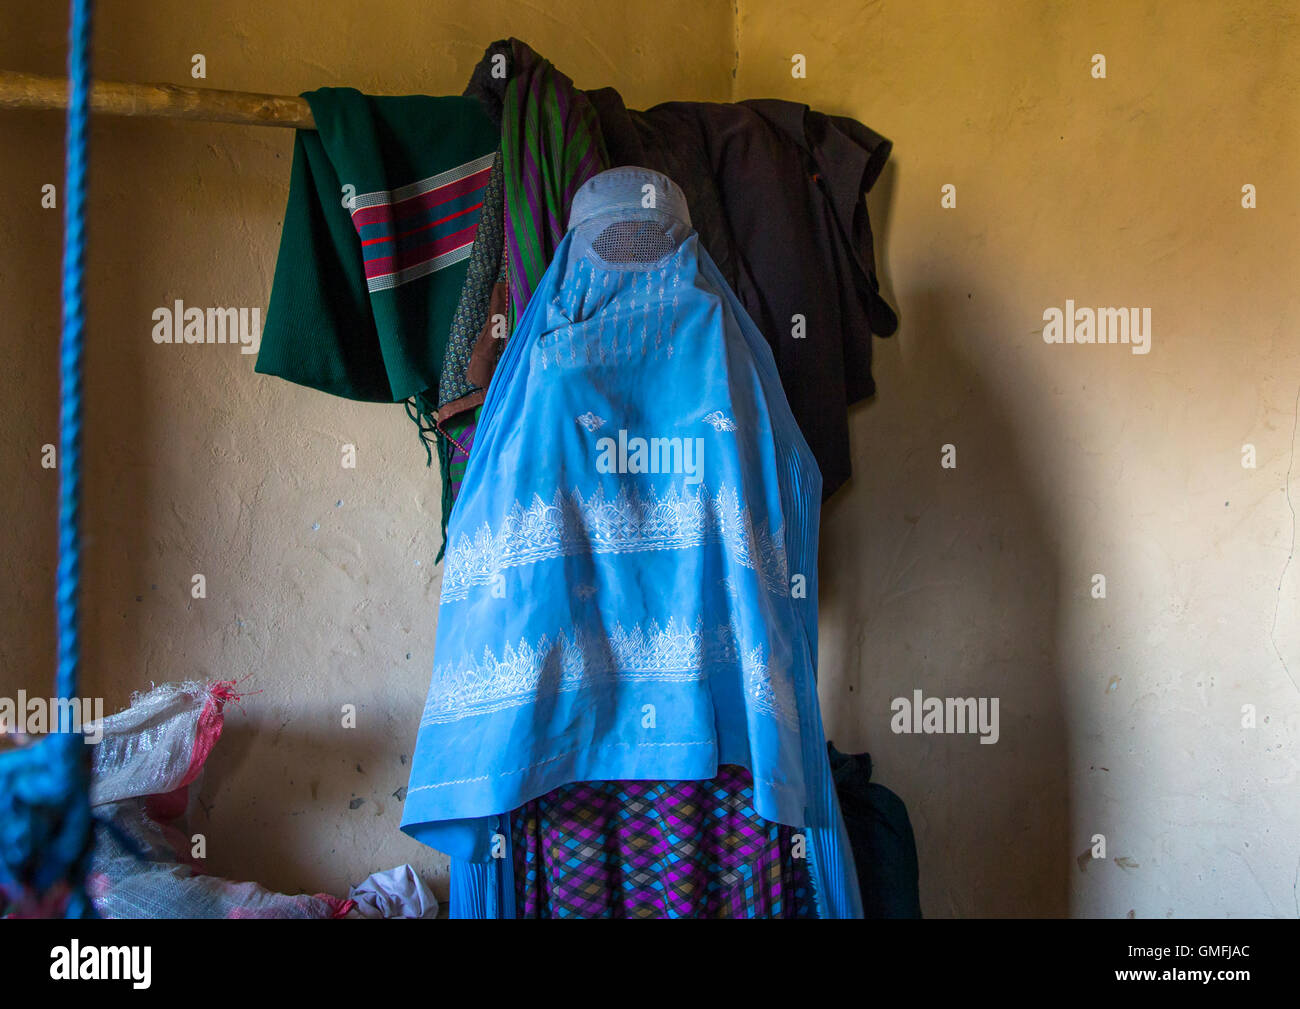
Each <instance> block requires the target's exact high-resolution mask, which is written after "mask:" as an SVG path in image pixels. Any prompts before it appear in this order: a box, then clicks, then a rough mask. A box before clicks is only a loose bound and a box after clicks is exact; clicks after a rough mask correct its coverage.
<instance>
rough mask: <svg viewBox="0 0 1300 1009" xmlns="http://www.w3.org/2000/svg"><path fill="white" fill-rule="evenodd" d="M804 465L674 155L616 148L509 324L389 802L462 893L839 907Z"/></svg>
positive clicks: (839, 833) (548, 912) (852, 901)
mask: <svg viewBox="0 0 1300 1009" xmlns="http://www.w3.org/2000/svg"><path fill="white" fill-rule="evenodd" d="M820 491H821V475H820V473H819V472H818V469H817V465H816V463H815V461H814V460H813V457H812V454H811V452H810V451H809V449H808V446H807V444H806V443H805V441H804V439H803V436H802V435H801V434H800V432H799V429H798V428H797V426H796V425H795V421H794V418H793V416H792V415H791V413H790V409H789V406H788V404H787V402H786V398H785V394H784V393H783V392H782V389H781V383H780V379H779V377H778V375H777V371H776V367H775V364H774V361H773V358H772V353H771V350H770V348H769V347H768V345H767V343H766V341H765V340H764V339H763V337H762V335H761V334H760V333H759V332H758V330H757V328H756V327H755V326H754V324H753V322H752V321H751V320H750V318H749V316H748V315H747V314H746V313H745V311H744V309H743V308H742V307H741V305H740V302H739V301H738V300H737V299H736V296H735V295H734V294H733V292H732V291H731V290H730V288H728V286H727V284H726V282H725V281H724V280H723V278H722V275H721V274H720V273H719V271H718V268H717V267H716V266H715V264H714V263H713V261H712V259H710V258H709V255H708V253H707V252H706V251H705V250H704V248H703V247H702V246H701V245H700V242H699V238H698V236H697V235H696V233H695V232H694V231H693V230H692V229H691V223H690V214H689V211H688V209H687V207H686V203H685V199H684V198H683V196H682V193H681V190H680V189H679V188H678V187H677V186H676V184H674V183H673V182H672V181H671V180H669V179H668V178H667V177H666V176H664V175H661V174H659V173H657V172H652V171H649V170H647V169H642V168H630V167H629V168H616V169H613V170H610V171H607V172H603V173H601V174H599V175H597V176H595V177H593V178H591V179H590V180H588V181H587V182H586V183H585V184H584V185H583V186H582V188H581V189H580V190H579V191H578V193H577V194H575V196H574V199H573V204H572V210H571V213H570V217H569V230H568V233H567V235H566V236H565V237H564V239H563V240H562V241H561V242H560V244H559V247H558V249H557V250H556V253H555V256H554V259H553V260H552V262H551V264H550V267H549V268H548V270H547V272H546V274H545V276H544V277H543V279H542V282H541V284H540V286H539V288H538V290H537V292H536V294H535V295H534V296H533V297H532V299H531V300H530V301H529V302H528V306H527V308H526V310H525V311H524V313H523V316H522V317H521V319H520V320H519V324H518V326H517V327H516V329H515V332H514V334H513V335H512V336H511V337H510V340H509V342H508V344H507V346H506V348H505V351H504V354H503V356H502V358H501V361H500V363H499V365H498V367H497V371H496V373H495V376H494V377H493V380H492V384H491V386H490V388H489V390H488V394H487V399H486V402H485V403H484V406H483V412H482V416H481V418H480V425H479V430H478V434H477V435H476V438H475V443H474V449H473V452H472V454H471V457H470V462H469V466H468V469H467V471H466V474H465V481H464V485H463V488H462V490H461V493H460V496H459V498H458V499H457V501H456V505H455V509H454V511H453V512H452V515H451V519H450V523H449V536H448V548H447V553H446V563H445V568H444V571H443V579H442V599H441V604H440V609H439V616H438V637H437V645H436V651H435V657H434V669H433V677H432V682H431V683H430V686H429V694H428V700H427V702H426V704H425V707H424V712H423V715H422V717H421V719H420V728H419V735H418V739H417V742H416V747H415V753H414V757H413V761H412V767H411V778H410V785H409V788H408V791H407V796H406V806H405V811H404V815H403V821H402V828H403V830H405V831H406V832H407V833H409V834H410V835H412V836H413V837H416V838H418V839H419V840H421V841H423V842H425V843H427V844H429V845H432V846H433V847H435V848H437V849H439V850H441V851H444V852H446V853H447V854H448V855H450V856H451V859H452V913H453V915H455V916H460V917H564V916H572V917H695V916H698V917H829V918H839V917H856V916H859V915H860V914H861V910H860V899H859V895H858V887H857V882H856V878H855V875H854V868H853V863H852V856H851V854H850V852H849V847H848V843H847V838H846V836H845V833H844V827H843V823H842V820H841V817H840V811H839V806H838V804H837V801H836V798H835V793H834V788H833V785H832V782H831V777H830V770H829V766H828V763H827V757H826V743H825V738H824V734H823V728H822V721H821V713H820V710H819V707H818V701H817V690H816V676H815V674H816V668H817V533H818V513H819V508H820V501H821V493H820Z"/></svg>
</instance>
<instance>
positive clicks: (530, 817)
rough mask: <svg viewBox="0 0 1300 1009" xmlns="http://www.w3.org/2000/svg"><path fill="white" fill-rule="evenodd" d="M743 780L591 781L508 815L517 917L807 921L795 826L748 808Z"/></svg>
mask: <svg viewBox="0 0 1300 1009" xmlns="http://www.w3.org/2000/svg"><path fill="white" fill-rule="evenodd" d="M753 800H754V795H753V786H752V781H751V778H750V774H749V772H748V771H747V770H745V769H744V768H742V767H736V766H732V765H723V766H722V767H720V768H719V769H718V776H717V777H716V778H712V779H710V780H708V781H586V782H576V783H574V784H569V785H563V786H561V787H559V788H556V789H554V790H552V791H551V792H548V793H547V794H546V795H543V796H541V797H539V798H537V799H533V800H532V801H530V802H527V803H525V804H524V805H523V806H521V807H520V808H519V809H517V810H515V811H514V813H513V814H512V815H511V832H512V836H511V841H512V844H513V849H514V870H515V873H514V875H515V908H516V916H517V917H519V918H811V917H814V916H815V911H814V907H813V901H812V889H811V886H810V883H809V876H808V862H807V859H806V858H804V857H802V855H801V850H800V848H798V847H796V842H801V841H802V838H799V837H797V835H799V834H800V831H799V830H798V829H797V828H794V827H788V826H785V825H783V824H779V823H772V822H769V821H767V820H764V819H762V818H760V817H759V816H758V814H757V813H755V812H754V807H753Z"/></svg>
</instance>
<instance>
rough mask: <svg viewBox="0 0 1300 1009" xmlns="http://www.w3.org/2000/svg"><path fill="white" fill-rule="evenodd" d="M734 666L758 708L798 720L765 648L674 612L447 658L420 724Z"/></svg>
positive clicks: (790, 695) (696, 676)
mask: <svg viewBox="0 0 1300 1009" xmlns="http://www.w3.org/2000/svg"><path fill="white" fill-rule="evenodd" d="M728 669H731V670H739V671H740V672H741V674H742V675H743V677H744V683H745V690H746V693H747V695H748V697H749V699H750V701H751V702H752V703H753V705H754V707H755V709H756V710H758V711H760V712H762V713H764V714H767V715H770V716H772V717H774V718H776V719H778V720H780V721H782V722H785V723H787V724H794V723H797V718H798V715H797V712H796V711H795V709H794V693H793V690H792V687H791V685H790V684H789V683H788V682H787V683H773V682H772V680H771V672H770V670H769V667H768V664H767V661H766V658H765V655H764V651H763V648H762V646H755V647H753V648H748V649H743V648H740V647H738V646H737V643H736V638H735V633H734V631H733V630H732V628H731V627H730V626H729V625H725V624H724V625H719V626H717V627H714V628H712V629H711V630H710V631H709V632H708V633H705V631H704V629H703V623H702V621H700V620H698V619H697V620H696V622H695V625H694V627H691V626H689V625H688V624H687V622H686V621H684V620H682V621H679V620H677V619H676V618H675V617H672V618H669V620H668V622H667V623H666V624H665V625H663V626H662V627H661V626H660V625H659V624H658V622H656V621H651V622H650V623H649V624H647V625H645V626H642V625H640V624H634V625H632V627H630V628H625V627H623V625H622V624H615V625H614V628H613V630H612V631H610V632H609V633H608V634H600V633H597V634H590V633H586V632H584V631H582V630H577V631H574V632H572V633H565V632H564V631H561V632H560V633H559V634H558V635H556V637H555V639H554V640H551V639H550V638H548V637H547V636H545V635H543V636H542V637H541V638H540V639H539V640H538V641H537V643H536V644H531V643H529V642H527V641H520V642H519V643H518V644H517V645H510V644H507V645H506V646H505V648H504V649H503V651H502V653H501V656H500V657H499V658H498V656H497V655H496V653H494V652H493V651H492V650H491V649H487V648H485V649H484V650H483V654H482V656H480V657H477V658H475V657H470V658H467V659H465V660H462V661H461V662H459V663H455V664H453V663H446V664H443V665H441V666H439V667H437V668H436V669H435V670H434V671H433V679H432V681H431V682H430V685H429V696H428V699H427V700H426V702H425V706H424V713H423V715H422V717H421V720H420V724H421V725H422V726H423V725H432V724H435V723H442V722H452V721H456V720H457V719H460V718H467V717H476V716H480V715H487V714H491V713H492V712H495V711H503V710H505V709H507V708H517V707H521V706H522V705H525V704H528V703H530V702H532V701H535V700H537V699H538V698H539V697H543V696H551V695H554V694H559V693H566V692H569V691H573V690H578V689H581V688H584V687H591V686H596V685H599V684H601V683H606V682H610V681H616V680H617V681H645V680H653V681H657V682H662V683H689V682H691V681H694V680H701V679H704V678H705V677H707V676H709V675H711V674H715V673H719V672H725V671H727V670H728ZM787 678H788V677H787Z"/></svg>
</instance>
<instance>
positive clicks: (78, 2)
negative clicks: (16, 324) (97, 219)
mask: <svg viewBox="0 0 1300 1009" xmlns="http://www.w3.org/2000/svg"><path fill="white" fill-rule="evenodd" d="M90 11H91V0H72V29H71V39H70V42H69V47H68V84H69V89H70V93H69V96H68V137H67V166H66V179H65V182H64V194H63V199H64V203H63V226H64V238H63V342H62V345H61V348H60V356H59V374H60V387H59V396H60V410H59V573H58V586H57V588H56V591H55V597H56V600H57V604H58V639H59V640H58V656H59V666H58V679H57V686H58V692H59V695H60V696H62V697H75V696H76V695H77V680H78V672H79V670H80V666H81V634H80V629H79V615H80V613H79V611H80V606H79V603H80V589H81V537H80V525H81V413H82V371H83V368H82V357H83V348H84V344H85V331H86V307H85V257H86V146H87V145H86V132H87V119H88V113H89V111H90V110H89V105H90Z"/></svg>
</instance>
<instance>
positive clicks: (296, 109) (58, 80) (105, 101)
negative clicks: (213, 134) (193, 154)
mask: <svg viewBox="0 0 1300 1009" xmlns="http://www.w3.org/2000/svg"><path fill="white" fill-rule="evenodd" d="M67 107H68V82H67V80H66V79H65V78H63V77H42V76H40V75H38V74H22V73H16V72H14V71H11V70H0V109H66V108H67ZM90 110H91V111H92V112H99V113H104V114H106V115H110V116H143V117H147V118H162V119H192V120H198V121H202V122H209V123H240V124H243V125H246V126H289V127H296V128H297V129H300V130H314V129H315V128H316V123H315V121H314V120H313V119H312V116H311V107H310V106H309V105H308V104H307V101H306V99H303V98H296V97H294V96H292V95H259V94H252V93H250V92H247V91H216V90H214V89H211V88H183V87H180V86H178V85H176V84H120V83H116V82H113V81H96V82H95V85H94V88H93V90H92V91H91V94H90Z"/></svg>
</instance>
